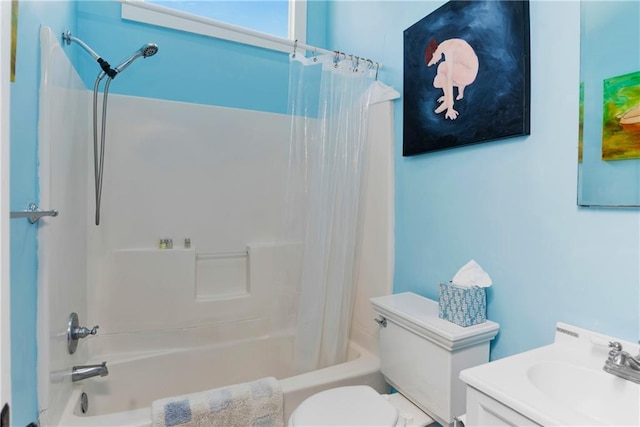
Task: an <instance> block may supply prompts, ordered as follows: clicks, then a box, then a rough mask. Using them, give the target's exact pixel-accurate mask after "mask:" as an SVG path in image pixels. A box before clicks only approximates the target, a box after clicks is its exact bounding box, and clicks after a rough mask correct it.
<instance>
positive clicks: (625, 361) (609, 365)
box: [602, 342, 640, 384]
mask: <svg viewBox="0 0 640 427" xmlns="http://www.w3.org/2000/svg"><path fill="white" fill-rule="evenodd" d="M609 347H610V348H611V351H610V352H609V357H608V358H607V360H606V362H605V363H604V366H603V367H602V369H604V370H605V372H608V373H610V374H613V375H616V376H618V377H620V378H624V379H625V380H629V381H633V382H635V383H638V384H640V354H638V355H637V356H636V357H633V356H631V355H630V354H629V353H627V352H626V351H623V350H622V344H620V343H619V342H611V343H609Z"/></svg>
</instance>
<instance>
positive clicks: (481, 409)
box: [465, 386, 541, 427]
mask: <svg viewBox="0 0 640 427" xmlns="http://www.w3.org/2000/svg"><path fill="white" fill-rule="evenodd" d="M540 425H541V424H538V423H536V422H534V421H532V420H530V419H529V418H527V417H525V416H524V415H522V414H521V413H519V412H517V411H515V410H513V409H511V408H509V407H508V406H506V405H503V404H502V403H500V402H498V401H497V400H495V399H494V398H492V397H489V396H487V395H486V394H484V393H482V392H481V391H478V390H476V389H475V388H473V387H470V386H469V387H467V422H466V423H465V426H466V427H476V426H495V427H502V426H540Z"/></svg>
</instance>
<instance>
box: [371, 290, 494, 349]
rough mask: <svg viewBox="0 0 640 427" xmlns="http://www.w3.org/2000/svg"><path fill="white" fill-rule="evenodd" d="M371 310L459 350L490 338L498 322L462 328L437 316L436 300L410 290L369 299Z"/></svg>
mask: <svg viewBox="0 0 640 427" xmlns="http://www.w3.org/2000/svg"><path fill="white" fill-rule="evenodd" d="M371 303H372V304H373V308H374V310H375V311H376V312H377V313H378V314H380V315H382V316H384V317H385V318H386V319H387V320H388V321H392V322H394V323H396V324H398V325H400V326H402V327H404V328H406V329H409V330H410V331H413V332H415V333H417V334H419V335H421V336H423V337H425V338H427V339H429V340H430V341H432V342H434V343H436V344H438V345H440V346H441V347H444V348H446V349H447V350H459V349H461V348H465V347H470V346H473V345H477V344H480V343H484V342H487V341H490V340H492V339H493V338H494V337H495V336H496V334H497V333H498V329H499V328H500V325H498V324H497V323H496V322H492V321H491V320H487V321H486V322H484V323H479V324H477V325H472V326H467V327H462V326H458V325H456V324H455V323H452V322H449V321H448V320H444V319H440V318H439V317H438V303H437V302H436V301H433V300H430V299H429V298H425V297H423V296H420V295H418V294H415V293H413V292H403V293H398V294H392V295H386V296H382V297H375V298H371Z"/></svg>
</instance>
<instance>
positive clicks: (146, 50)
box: [114, 43, 158, 73]
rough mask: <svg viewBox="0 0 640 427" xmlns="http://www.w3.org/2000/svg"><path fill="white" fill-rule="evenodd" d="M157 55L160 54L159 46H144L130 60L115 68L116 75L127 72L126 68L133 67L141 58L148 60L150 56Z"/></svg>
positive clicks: (151, 44)
mask: <svg viewBox="0 0 640 427" xmlns="http://www.w3.org/2000/svg"><path fill="white" fill-rule="evenodd" d="M156 53H158V45H157V44H155V43H147V44H145V45H144V46H142V47H141V48H140V49H138V50H137V51H136V52H135V53H134V54H133V55H131V56H130V57H129V58H127V59H125V60H124V61H122V63H121V64H120V65H118V66H117V67H116V68H114V70H115V71H116V73H121V72H122V71H124V70H125V68H127V67H128V66H129V65H131V63H132V62H133V61H135V60H136V59H138V58H140V57H143V58H148V57H150V56H153V55H155V54H156Z"/></svg>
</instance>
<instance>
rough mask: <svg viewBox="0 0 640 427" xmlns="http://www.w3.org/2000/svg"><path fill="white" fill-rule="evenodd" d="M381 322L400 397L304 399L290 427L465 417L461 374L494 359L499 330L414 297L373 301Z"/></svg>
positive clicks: (327, 394) (387, 369)
mask: <svg viewBox="0 0 640 427" xmlns="http://www.w3.org/2000/svg"><path fill="white" fill-rule="evenodd" d="M371 303H372V304H373V308H374V310H375V312H376V315H377V318H376V319H375V321H376V322H378V324H379V325H380V371H381V372H382V375H383V376H384V379H385V381H386V382H387V383H388V384H389V385H390V386H391V387H393V388H394V389H395V390H397V393H392V394H386V395H381V394H379V393H378V392H377V391H375V390H374V389H373V388H371V387H369V386H348V387H336V388H333V389H329V390H325V391H322V392H319V393H316V394H314V395H313V396H311V397H309V398H307V399H306V400H304V401H303V402H302V403H301V404H300V405H299V406H298V407H297V408H296V409H295V410H294V411H293V413H292V414H291V417H289V422H288V425H289V427H303V426H389V427H393V426H398V427H400V426H407V427H409V426H410V427H419V426H426V425H429V424H431V423H433V422H434V421H435V422H438V423H439V424H441V425H443V426H448V425H453V424H454V418H457V417H459V416H461V415H464V413H465V393H466V386H465V384H464V383H463V382H462V381H461V380H460V378H458V376H459V374H460V371H462V370H463V369H467V368H471V367H473V366H477V365H480V364H482V363H487V362H488V361H489V342H490V341H491V340H492V339H493V338H494V337H495V336H496V334H497V333H498V329H499V325H498V324H497V323H495V322H492V321H490V320H488V321H486V322H484V323H480V324H477V325H472V326H468V327H461V326H458V325H456V324H454V323H451V322H449V321H447V320H444V319H440V318H438V303H437V302H435V301H432V300H430V299H428V298H425V297H422V296H420V295H417V294H414V293H412V292H405V293H400V294H393V295H387V296H383V297H376V298H372V299H371Z"/></svg>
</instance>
